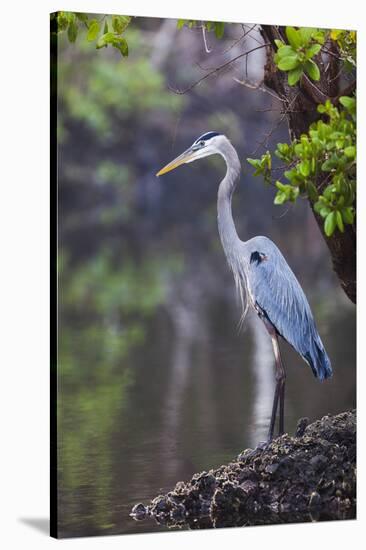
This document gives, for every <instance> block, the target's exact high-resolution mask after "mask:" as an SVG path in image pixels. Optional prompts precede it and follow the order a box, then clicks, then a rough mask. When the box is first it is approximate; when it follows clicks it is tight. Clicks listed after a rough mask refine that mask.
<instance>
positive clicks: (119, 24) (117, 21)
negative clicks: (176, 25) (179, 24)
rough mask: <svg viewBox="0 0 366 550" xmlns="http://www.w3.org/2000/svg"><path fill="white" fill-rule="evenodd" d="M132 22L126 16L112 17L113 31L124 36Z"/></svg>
mask: <svg viewBox="0 0 366 550" xmlns="http://www.w3.org/2000/svg"><path fill="white" fill-rule="evenodd" d="M130 21H131V18H130V17H127V16H125V15H112V27H113V30H114V31H115V32H116V33H118V34H122V33H123V31H124V30H125V29H126V28H127V26H128V25H129V23H130ZM183 21H184V20H183Z"/></svg>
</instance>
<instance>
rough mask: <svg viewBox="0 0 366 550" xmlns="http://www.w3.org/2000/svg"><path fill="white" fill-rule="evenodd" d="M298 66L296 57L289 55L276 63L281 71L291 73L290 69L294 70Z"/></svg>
mask: <svg viewBox="0 0 366 550" xmlns="http://www.w3.org/2000/svg"><path fill="white" fill-rule="evenodd" d="M298 64H299V59H298V57H297V55H291V56H290V55H289V56H286V57H283V58H281V59H280V60H279V61H278V68H279V69H281V71H291V70H292V69H296V67H297V66H298Z"/></svg>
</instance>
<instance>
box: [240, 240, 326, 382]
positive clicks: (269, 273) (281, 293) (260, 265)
mask: <svg viewBox="0 0 366 550" xmlns="http://www.w3.org/2000/svg"><path fill="white" fill-rule="evenodd" d="M249 243H251V244H250V247H251V248H250V250H249V255H248V277H247V279H248V286H249V291H250V294H251V297H252V299H253V301H254V305H255V306H257V308H258V306H259V308H260V310H262V311H263V312H264V314H265V316H266V317H267V318H268V320H269V321H270V322H271V324H272V325H273V326H274V327H275V329H276V331H277V332H278V334H279V335H281V336H282V337H283V338H284V339H285V340H287V342H289V344H291V345H292V346H293V347H294V348H295V350H296V351H297V352H298V353H299V354H300V355H301V356H302V357H303V358H304V359H305V361H306V362H307V363H308V364H309V365H310V367H311V368H312V371H313V373H314V375H315V376H316V377H318V378H319V379H320V380H323V379H324V378H328V377H330V376H331V375H332V368H331V364H330V360H329V357H328V355H327V353H326V351H325V349H324V346H323V343H322V341H321V339H320V336H319V334H318V331H317V328H316V325H315V322H314V319H313V315H312V313H311V310H310V306H309V303H308V301H307V299H306V296H305V294H304V292H303V290H302V288H301V286H300V284H299V282H298V280H297V279H296V277H295V275H294V273H293V272H292V270H291V269H290V267H289V265H288V264H287V262H286V260H285V258H284V257H283V256H282V254H281V252H280V250H279V249H278V248H277V247H276V245H275V244H274V243H273V242H272V241H270V240H269V239H266V238H264V237H257V238H256V239H252V241H248V244H249Z"/></svg>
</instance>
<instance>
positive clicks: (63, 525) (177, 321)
mask: <svg viewBox="0 0 366 550" xmlns="http://www.w3.org/2000/svg"><path fill="white" fill-rule="evenodd" d="M311 301H312V307H313V309H314V312H315V316H316V317H317V320H318V326H319V330H320V332H321V334H322V337H323V341H324V343H325V346H326V348H327V350H328V353H329V355H330V357H331V360H332V363H333V368H334V377H333V378H332V379H331V380H330V381H327V382H325V383H323V384H321V383H319V382H318V381H317V380H316V379H314V377H313V376H312V373H311V371H310V369H309V368H308V367H307V365H306V364H305V363H303V362H302V361H301V359H300V358H299V357H298V356H297V355H296V354H295V353H294V352H293V350H292V349H290V348H289V346H287V345H286V344H284V345H283V346H282V350H283V356H284V361H285V364H286V365H287V389H286V392H287V395H286V411H285V413H286V425H285V428H286V431H288V432H289V433H292V432H294V430H295V427H296V424H297V420H298V419H299V418H300V417H302V416H309V417H310V419H316V418H319V417H321V416H322V415H324V414H327V413H328V412H329V413H337V412H340V411H343V410H345V409H347V408H350V407H354V406H355V314H354V309H353V306H352V305H349V304H348V303H347V301H345V300H344V299H343V296H342V295H341V293H339V292H338V291H334V297H333V296H328V297H327V299H326V300H325V301H324V297H323V298H322V301H321V302H320V301H317V300H316V297H312V300H311ZM237 318H238V312H237V309H236V308H233V307H231V305H228V304H227V303H226V302H225V301H224V300H220V299H218V300H217V302H216V303H210V304H209V307H207V308H205V309H204V311H202V309H200V307H198V306H197V303H195V304H194V305H192V304H191V305H189V304H188V305H187V304H182V303H181V304H180V305H177V306H176V307H175V308H174V309H173V311H171V312H170V313H167V311H165V310H161V309H159V308H157V310H156V312H155V313H154V315H153V316H152V317H150V318H149V319H148V320H146V321H145V322H144V328H145V333H144V338H143V339H141V342H140V343H139V344H138V345H136V346H135V347H134V348H133V350H132V351H129V352H128V353H126V352H125V351H123V350H120V349H117V350H115V351H114V352H113V350H112V351H111V349H110V347H111V346H110V345H107V346H106V347H105V350H104V352H103V350H102V352H101V351H100V349H99V348H100V342H99V340H98V338H93V332H92V328H91V327H92V324H93V320H92V319H88V318H86V319H83V321H82V329H83V330H85V329H86V328H87V329H88V330H90V331H91V333H90V334H89V333H88V334H89V336H88V349H87V350H85V347H83V346H82V345H81V343H80V341H79V340H78V338H79V336H78V333H77V331H75V330H74V331H73V332H72V334H71V335H69V334H67V333H66V328H65V327H64V328H65V331H64V332H63V330H62V325H61V332H60V337H61V340H62V338H65V339H66V340H67V346H66V348H67V349H68V354H66V355H64V356H63V357H62V359H61V361H60V372H61V373H62V375H61V376H60V410H59V419H60V429H59V487H60V491H59V521H60V524H59V526H60V536H63V537H69V536H84V535H105V534H118V533H132V532H142V531H158V530H165V529H166V528H165V527H163V526H159V525H157V524H156V523H155V521H154V520H151V521H150V520H149V521H143V522H135V521H134V520H133V519H132V518H130V516H129V513H130V511H131V508H132V506H133V505H134V504H136V503H138V502H144V503H147V502H148V501H149V500H151V499H152V498H154V497H155V496H156V495H158V494H159V493H161V492H167V491H168V490H169V489H171V488H172V487H173V486H174V485H175V483H176V482H177V481H179V480H188V479H189V478H190V477H191V476H192V475H193V474H194V473H195V472H198V471H201V470H208V469H210V468H215V467H218V466H219V465H221V464H222V463H224V462H226V461H229V460H230V459H232V458H233V457H235V456H236V455H237V454H238V453H239V452H240V451H241V450H242V449H244V448H246V447H248V446H255V445H256V443H257V442H258V441H261V440H263V439H264V438H265V435H266V430H267V428H268V423H269V416H270V410H271V402H272V396H273V389H274V377H273V356H272V350H271V343H270V340H269V338H268V336H267V334H266V332H265V330H264V328H263V326H262V324H261V323H260V321H259V320H258V319H257V318H256V317H255V316H254V315H249V316H248V317H247V320H246V322H245V328H244V331H243V332H239V331H238V330H237ZM103 330H105V331H107V332H108V331H113V330H114V329H113V327H112V328H111V327H105V328H104V329H103ZM114 336H116V338H117V340H118V337H119V335H118V334H117V335H114ZM80 338H81V337H80ZM111 338H112V336H111ZM113 341H114V340H113V339H112V340H111V342H113ZM97 346H98V349H96V347H97ZM94 347H95V349H94ZM112 347H113V346H112ZM111 354H112V355H111ZM119 354H120V356H121V359H120V362H119ZM111 361H113V362H114V364H115V366H114V368H113V369H111V368H107V365H108V362H111ZM68 365H73V368H74V369H75V366H76V367H77V368H80V372H81V373H82V372H84V375H82V376H81V375H80V378H79V379H78V378H75V376H73V377H72V379H71V382H70V381H69V380H68V373H71V372H74V371H73V370H72V369H71V368H70V369H69V370H68ZM83 369H84V370H83ZM88 372H93V373H94V376H93V377H90V379H88V374H87V373H88ZM85 373H86V374H85ZM95 373H96V374H95ZM95 376H97V378H95Z"/></svg>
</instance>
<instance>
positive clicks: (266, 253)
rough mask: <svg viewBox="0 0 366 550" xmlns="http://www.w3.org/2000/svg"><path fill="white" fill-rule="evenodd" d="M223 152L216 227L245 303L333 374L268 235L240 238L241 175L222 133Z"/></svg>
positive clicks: (322, 374)
mask: <svg viewBox="0 0 366 550" xmlns="http://www.w3.org/2000/svg"><path fill="white" fill-rule="evenodd" d="M221 138H223V139H222V141H221V143H220V151H221V155H222V156H223V157H224V159H225V161H226V164H227V172H226V176H225V178H224V179H223V180H222V182H221V184H220V187H219V192H218V202H217V210H218V227H219V233H220V238H221V242H222V246H223V248H224V251H225V254H226V257H227V260H228V263H229V266H230V268H231V270H232V271H233V274H234V279H235V283H236V286H237V288H238V291H239V295H240V297H241V302H242V305H243V315H245V313H246V311H247V308H248V306H252V307H253V308H254V309H255V310H256V311H257V313H258V314H259V315H260V316H262V315H266V316H267V318H268V320H269V321H270V323H271V324H272V325H273V326H274V327H275V329H276V331H277V333H278V334H279V335H280V336H282V338H284V339H285V340H286V341H287V342H288V343H289V344H291V345H292V346H293V347H294V348H295V350H296V351H297V352H298V353H299V354H300V355H301V356H302V357H303V359H304V360H305V361H306V362H307V363H308V364H309V365H310V367H311V369H312V371H313V373H314V375H315V376H316V377H318V378H319V379H320V380H324V379H325V378H329V377H330V376H331V375H332V368H331V364H330V360H329V357H328V355H327V353H326V351H325V349H324V346H323V343H322V341H321V339H320V336H319V333H318V331H317V328H316V325H315V321H314V318H313V315H312V313H311V309H310V306H309V303H308V301H307V299H306V296H305V294H304V292H303V290H302V288H301V286H300V284H299V282H298V280H297V279H296V277H295V275H294V273H293V272H292V270H291V269H290V267H289V265H288V263H287V262H286V260H285V258H284V257H283V255H282V254H281V252H280V250H279V249H278V248H277V246H276V245H275V244H274V243H273V242H272V241H271V240H270V239H268V238H267V237H254V238H252V239H250V240H248V241H246V242H243V241H241V240H240V239H239V237H238V235H237V232H236V229H235V225H234V221H233V218H232V212H231V200H232V195H233V192H234V189H235V184H236V181H237V179H238V176H239V173H240V161H239V158H238V155H237V153H236V151H235V149H234V147H233V146H232V145H231V143H230V142H229V140H228V139H227V138H226V137H225V136H221Z"/></svg>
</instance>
